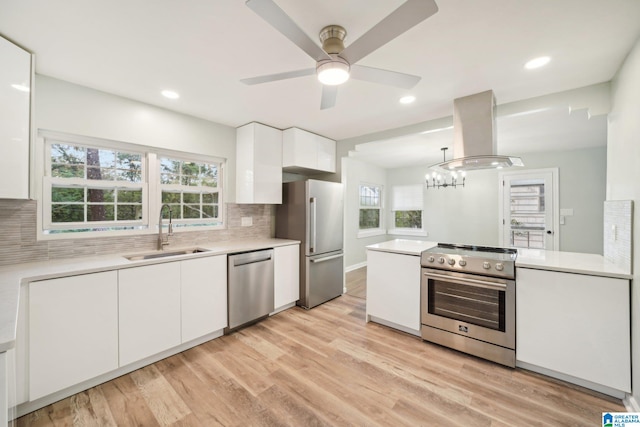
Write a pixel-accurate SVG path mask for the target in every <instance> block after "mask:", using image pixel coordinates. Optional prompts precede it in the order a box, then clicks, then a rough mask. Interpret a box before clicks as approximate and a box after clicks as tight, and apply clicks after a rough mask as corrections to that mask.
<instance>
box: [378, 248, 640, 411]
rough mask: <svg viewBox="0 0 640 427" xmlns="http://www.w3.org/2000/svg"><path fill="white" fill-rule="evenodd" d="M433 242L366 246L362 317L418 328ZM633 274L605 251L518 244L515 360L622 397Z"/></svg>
mask: <svg viewBox="0 0 640 427" xmlns="http://www.w3.org/2000/svg"><path fill="white" fill-rule="evenodd" d="M436 245H437V243H436V242H424V241H413V240H402V239H397V240H391V241H388V242H383V243H378V244H375V245H370V246H368V247H367V321H374V322H376V323H380V324H383V325H385V326H389V327H393V328H395V329H398V330H401V331H404V332H407V333H411V334H413V335H417V336H420V310H421V307H420V277H421V276H420V268H421V266H420V254H421V252H422V251H423V250H426V249H429V248H431V247H433V246H436ZM631 278H632V276H631V275H630V274H629V272H627V271H625V270H623V269H622V268H620V267H619V266H617V265H615V264H614V263H612V262H610V261H608V260H606V259H605V258H604V257H603V256H602V255H598V254H582V253H573V252H560V251H544V250H535V249H519V250H518V257H517V260H516V341H517V343H516V366H518V367H521V368H525V369H528V370H532V371H536V372H539V373H542V374H545V375H548V376H552V377H555V378H559V379H562V380H565V381H568V382H571V383H574V384H578V385H581V386H583V387H587V388H590V389H592V390H596V391H599V392H602V393H605V394H608V395H611V396H615V397H618V398H623V397H624V396H625V393H629V392H630V391H631V362H630V354H631V351H630V338H629V337H630V315H629V312H630V301H629V287H630V279H631Z"/></svg>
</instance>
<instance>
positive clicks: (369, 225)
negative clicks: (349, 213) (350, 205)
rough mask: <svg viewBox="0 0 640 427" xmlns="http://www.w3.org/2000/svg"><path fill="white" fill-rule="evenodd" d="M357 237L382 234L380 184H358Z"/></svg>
mask: <svg viewBox="0 0 640 427" xmlns="http://www.w3.org/2000/svg"><path fill="white" fill-rule="evenodd" d="M359 204H360V209H359V216H360V218H359V229H360V233H358V236H359V237H364V236H372V235H376V234H383V233H384V230H383V229H382V186H380V185H372V184H360V193H359Z"/></svg>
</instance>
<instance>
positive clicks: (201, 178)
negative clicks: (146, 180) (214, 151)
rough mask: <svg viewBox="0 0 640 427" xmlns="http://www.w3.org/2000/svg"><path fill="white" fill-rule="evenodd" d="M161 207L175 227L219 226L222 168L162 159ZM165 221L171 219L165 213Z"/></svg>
mask: <svg viewBox="0 0 640 427" xmlns="http://www.w3.org/2000/svg"><path fill="white" fill-rule="evenodd" d="M159 160H160V161H159V163H160V190H161V197H160V199H161V201H162V204H165V203H166V204H168V205H169V206H170V207H171V211H172V216H173V220H174V221H175V223H176V224H178V225H180V224H191V225H194V224H202V225H217V224H220V223H221V222H220V186H219V182H220V173H219V171H220V164H219V163H213V162H211V163H205V162H194V161H187V160H181V159H177V158H171V157H160V159H159ZM162 215H163V218H168V217H169V212H168V210H167V209H165V210H164V211H163V213H162Z"/></svg>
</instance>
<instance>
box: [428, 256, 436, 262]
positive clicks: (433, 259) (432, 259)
mask: <svg viewBox="0 0 640 427" xmlns="http://www.w3.org/2000/svg"><path fill="white" fill-rule="evenodd" d="M435 260H436V259H435V258H434V257H432V256H430V257H429V258H427V261H429V262H433V261H435Z"/></svg>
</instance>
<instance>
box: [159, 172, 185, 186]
mask: <svg viewBox="0 0 640 427" xmlns="http://www.w3.org/2000/svg"><path fill="white" fill-rule="evenodd" d="M160 184H180V175H174V174H172V173H162V174H160Z"/></svg>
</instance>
